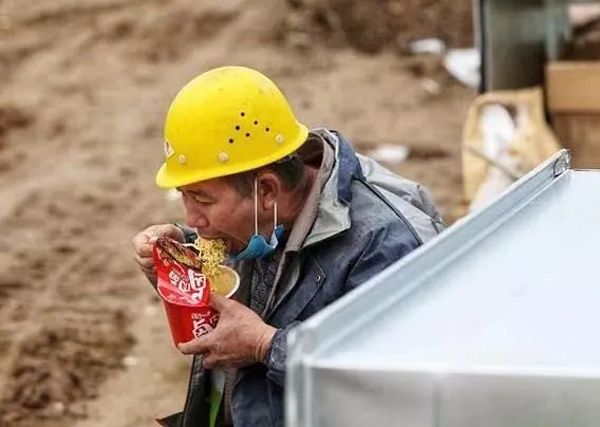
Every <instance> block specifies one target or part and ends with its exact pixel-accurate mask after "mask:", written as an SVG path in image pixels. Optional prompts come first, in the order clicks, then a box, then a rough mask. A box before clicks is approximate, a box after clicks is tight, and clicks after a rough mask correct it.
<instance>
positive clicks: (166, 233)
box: [133, 224, 184, 283]
mask: <svg viewBox="0 0 600 427" xmlns="http://www.w3.org/2000/svg"><path fill="white" fill-rule="evenodd" d="M159 237H170V238H171V239H173V240H177V241H178V242H182V243H183V239H184V236H183V231H181V230H180V229H179V228H177V227H176V226H174V225H173V224H160V225H151V226H150V227H148V228H146V229H145V230H144V231H142V232H140V233H138V234H137V235H136V236H135V237H134V238H133V248H134V249H135V260H136V262H137V263H138V266H139V268H140V270H141V271H142V273H144V274H145V275H146V277H147V278H148V280H150V281H151V282H152V283H156V267H155V266H154V259H153V258H152V245H153V244H154V242H156V239H158V238H159Z"/></svg>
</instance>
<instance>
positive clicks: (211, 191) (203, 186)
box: [177, 177, 233, 198]
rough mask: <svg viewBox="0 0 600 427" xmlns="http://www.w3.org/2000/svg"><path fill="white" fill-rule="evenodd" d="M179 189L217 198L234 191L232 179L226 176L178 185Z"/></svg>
mask: <svg viewBox="0 0 600 427" xmlns="http://www.w3.org/2000/svg"><path fill="white" fill-rule="evenodd" d="M177 190H178V191H181V192H187V193H193V194H196V195H198V196H207V197H215V198H216V197H219V196H223V195H224V194H227V193H228V192H231V191H233V186H232V185H231V182H230V180H228V179H226V178H224V177H219V178H214V179H208V180H206V181H200V182H194V183H193V184H188V185H184V186H181V187H177Z"/></svg>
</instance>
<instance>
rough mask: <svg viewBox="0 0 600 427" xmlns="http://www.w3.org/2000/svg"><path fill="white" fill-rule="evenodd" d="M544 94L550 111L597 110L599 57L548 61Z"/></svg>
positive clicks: (585, 111) (599, 93) (599, 97)
mask: <svg viewBox="0 0 600 427" xmlns="http://www.w3.org/2000/svg"><path fill="white" fill-rule="evenodd" d="M546 96H547V98H548V107H549V108H550V111H552V112H553V113H599V114H600V61H575V62H573V61H557V62H549V63H548V65H547V66H546Z"/></svg>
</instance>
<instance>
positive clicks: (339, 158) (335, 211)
mask: <svg viewBox="0 0 600 427" xmlns="http://www.w3.org/2000/svg"><path fill="white" fill-rule="evenodd" d="M312 132H314V133H316V134H318V135H319V136H321V138H322V140H323V142H324V143H325V144H328V145H329V147H331V149H332V150H333V152H334V159H335V160H334V166H333V169H332V171H331V174H330V176H329V179H328V180H327V181H326V183H325V185H324V187H323V191H322V193H321V198H320V200H319V206H318V209H317V218H316V220H315V223H314V225H313V228H312V230H311V232H310V233H309V235H308V236H307V237H306V240H305V241H304V245H303V248H306V247H308V246H311V245H314V244H317V243H319V242H322V241H324V240H326V239H329V238H331V237H334V236H336V235H338V234H340V233H342V232H344V231H346V230H347V229H348V228H350V225H351V220H350V203H351V202H352V180H353V179H355V178H360V177H362V172H361V169H360V163H359V161H358V158H357V157H356V154H355V153H354V149H353V148H352V146H351V145H350V143H349V142H348V141H346V139H345V138H344V137H343V136H342V135H341V134H339V133H337V132H335V131H330V130H328V129H324V128H318V129H313V130H312Z"/></svg>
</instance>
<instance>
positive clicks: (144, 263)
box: [135, 255, 154, 268]
mask: <svg viewBox="0 0 600 427" xmlns="http://www.w3.org/2000/svg"><path fill="white" fill-rule="evenodd" d="M135 262H137V263H138V265H139V266H140V267H142V268H152V267H154V259H153V258H146V257H144V258H142V257H141V256H139V255H136V256H135Z"/></svg>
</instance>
